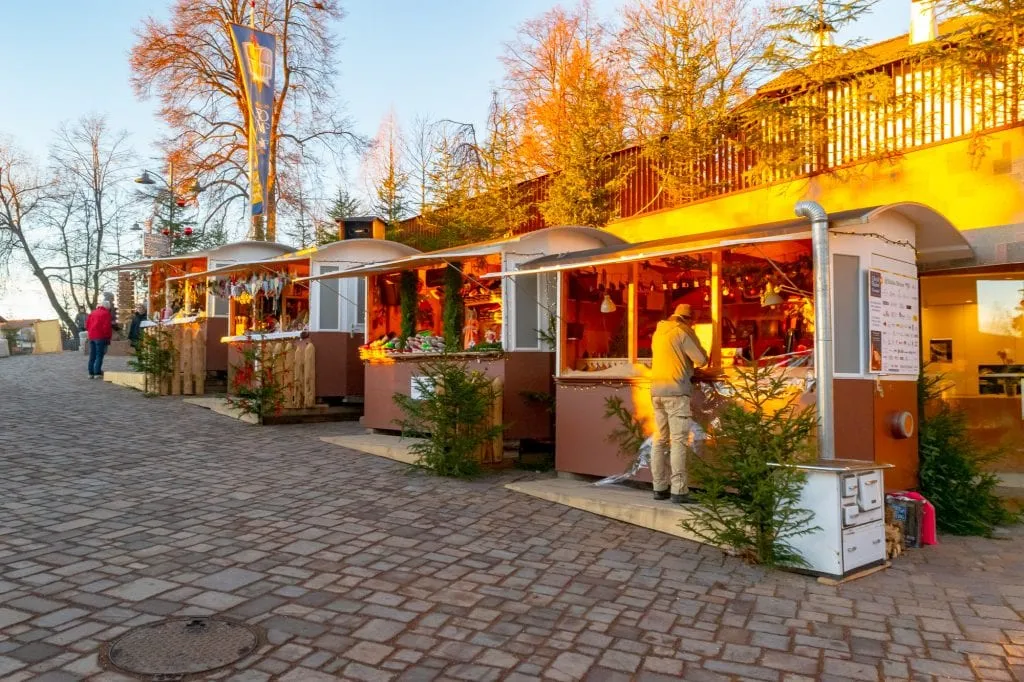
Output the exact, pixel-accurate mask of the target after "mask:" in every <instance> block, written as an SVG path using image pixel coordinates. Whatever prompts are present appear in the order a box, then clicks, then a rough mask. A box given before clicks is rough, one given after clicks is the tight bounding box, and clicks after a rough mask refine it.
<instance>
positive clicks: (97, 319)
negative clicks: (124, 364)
mask: <svg viewBox="0 0 1024 682" xmlns="http://www.w3.org/2000/svg"><path fill="white" fill-rule="evenodd" d="M85 329H86V331H87V332H88V333H89V378H90V379H99V378H101V377H102V376H103V356H104V355H106V354H107V347H108V346H110V339H111V338H112V337H113V335H114V327H113V321H112V319H111V316H110V301H107V300H104V301H102V302H100V304H99V305H98V306H96V310H94V311H92V313H91V314H90V315H89V319H88V320H86V322H85Z"/></svg>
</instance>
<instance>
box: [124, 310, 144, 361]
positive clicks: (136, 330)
mask: <svg viewBox="0 0 1024 682" xmlns="http://www.w3.org/2000/svg"><path fill="white" fill-rule="evenodd" d="M145 321H146V304H145V303H140V304H139V305H138V306H136V308H135V313H134V314H133V315H132V323H131V325H130V326H129V327H128V340H129V341H131V343H132V348H134V349H135V350H138V349H139V340H140V339H141V338H142V323H143V322H145Z"/></svg>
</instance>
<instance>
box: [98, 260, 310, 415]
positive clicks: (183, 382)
mask: <svg viewBox="0 0 1024 682" xmlns="http://www.w3.org/2000/svg"><path fill="white" fill-rule="evenodd" d="M292 250H293V247H290V246H287V245H284V244H278V243H276V242H266V241H240V242H233V243H231V244H224V245H222V246H218V247H215V248H213V249H209V250H206V251H195V252H191V253H184V254H178V255H175V256H165V257H157V258H148V259H144V260H140V261H136V262H133V263H127V264H124V265H120V266H117V267H116V268H112V269H113V270H120V271H127V270H135V271H140V272H144V273H145V282H146V286H147V289H148V292H149V293H148V296H147V311H148V317H149V318H150V319H151V320H154V321H156V322H158V325H159V327H160V328H162V329H164V330H165V331H166V332H168V333H169V335H170V338H171V341H172V344H173V345H174V347H175V349H177V350H176V354H175V357H176V368H175V372H174V375H173V376H172V381H171V382H170V386H168V387H166V390H167V391H168V392H170V393H173V394H179V393H181V394H185V395H191V394H197V395H201V394H203V393H204V392H205V390H206V382H207V379H210V378H213V377H222V376H225V375H226V373H227V370H228V357H227V353H226V351H225V348H224V346H223V344H221V343H220V337H221V336H223V335H224V334H226V333H227V331H228V302H227V299H225V298H224V297H223V296H221V295H219V293H218V292H217V291H216V290H211V289H209V288H208V287H207V286H206V282H205V280H197V279H195V278H194V275H196V274H198V273H202V272H205V271H207V270H209V269H211V268H218V267H224V266H228V265H230V264H232V263H237V262H241V261H251V260H259V259H265V258H272V257H274V256H278V255H280V254H283V253H288V252H290V251H292Z"/></svg>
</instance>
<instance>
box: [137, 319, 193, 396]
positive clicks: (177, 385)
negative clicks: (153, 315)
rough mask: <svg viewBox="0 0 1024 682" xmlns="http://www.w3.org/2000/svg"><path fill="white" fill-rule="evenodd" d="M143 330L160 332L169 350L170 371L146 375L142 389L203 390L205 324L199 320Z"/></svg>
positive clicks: (172, 392) (164, 391)
mask: <svg viewBox="0 0 1024 682" xmlns="http://www.w3.org/2000/svg"><path fill="white" fill-rule="evenodd" d="M144 333H147V334H163V335H164V339H166V343H167V344H168V345H169V349H170V350H171V352H172V353H173V357H174V359H173V363H172V367H171V373H170V375H169V376H167V377H166V378H163V379H160V378H157V377H153V376H147V377H146V390H148V391H152V392H153V393H158V394H160V395H203V394H205V393H206V325H205V324H203V323H201V322H192V323H189V324H174V325H168V326H165V327H164V326H159V327H149V328H148V329H147V330H145V332H144Z"/></svg>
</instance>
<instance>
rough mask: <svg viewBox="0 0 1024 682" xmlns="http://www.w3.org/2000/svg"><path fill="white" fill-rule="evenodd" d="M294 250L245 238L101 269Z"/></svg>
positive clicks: (256, 256) (254, 256) (251, 256)
mask: <svg viewBox="0 0 1024 682" xmlns="http://www.w3.org/2000/svg"><path fill="white" fill-rule="evenodd" d="M294 250H295V247H293V246H288V245H287V244H280V243H278V242H266V241H259V240H254V239H246V240H243V241H240V242H232V243H230V244H222V245H221V246H216V247H214V248H212V249H206V250H203V251H190V252H188V253H179V254H175V255H173V256H161V257H159V258H142V259H140V260H136V261H132V262H130V263H122V264H120V265H113V266H111V267H109V268H103V271H105V272H117V271H126V270H147V269H149V268H150V267H152V266H153V265H154V264H155V263H175V262H178V261H186V260H195V259H196V258H207V259H209V258H222V259H236V258H247V259H249V260H258V259H264V258H273V257H274V256H277V255H279V254H283V253H288V252H290V251H294Z"/></svg>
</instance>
